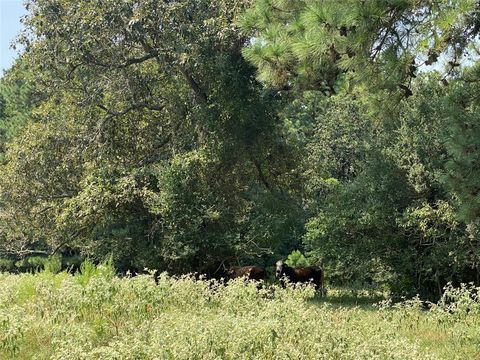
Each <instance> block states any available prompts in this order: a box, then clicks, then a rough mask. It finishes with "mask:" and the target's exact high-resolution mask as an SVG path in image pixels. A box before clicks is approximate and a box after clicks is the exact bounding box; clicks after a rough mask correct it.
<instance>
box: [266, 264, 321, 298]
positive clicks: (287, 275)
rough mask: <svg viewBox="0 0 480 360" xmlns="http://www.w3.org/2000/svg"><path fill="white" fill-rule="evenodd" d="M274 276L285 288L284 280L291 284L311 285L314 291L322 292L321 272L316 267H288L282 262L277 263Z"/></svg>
mask: <svg viewBox="0 0 480 360" xmlns="http://www.w3.org/2000/svg"><path fill="white" fill-rule="evenodd" d="M275 267H276V269H275V276H276V277H277V279H279V281H280V284H281V285H282V286H283V287H285V280H288V281H290V282H291V283H294V284H295V283H312V284H313V285H314V286H315V289H316V290H319V289H320V290H322V292H323V270H322V269H321V268H320V267H318V266H306V267H290V266H288V265H287V264H285V263H284V262H283V261H277V263H276V265H275Z"/></svg>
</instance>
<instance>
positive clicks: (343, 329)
mask: <svg viewBox="0 0 480 360" xmlns="http://www.w3.org/2000/svg"><path fill="white" fill-rule="evenodd" d="M479 290H480V289H478V288H473V287H469V286H464V287H462V288H460V289H454V288H449V289H447V290H446V295H445V296H444V298H443V299H442V300H441V301H440V302H439V303H437V304H430V306H429V307H428V309H426V307H425V304H424V303H422V302H421V301H419V300H418V299H412V300H408V301H404V302H402V303H396V304H393V303H392V302H391V301H390V300H388V298H387V297H386V295H385V294H382V293H380V292H375V291H372V290H370V291H367V290H359V289H356V290H353V289H334V288H333V289H329V290H328V294H327V295H326V296H320V295H318V294H315V292H314V290H313V289H312V288H311V287H308V286H301V287H296V288H293V287H287V288H285V289H282V288H279V287H276V286H274V285H268V286H264V287H261V288H259V287H258V286H257V284H255V283H249V284H245V283H244V282H243V281H242V280H241V279H239V280H235V281H231V282H229V283H228V285H224V284H222V283H220V282H217V281H215V280H206V279H195V277H192V276H183V277H169V276H167V275H166V274H162V275H160V277H159V278H158V279H157V282H155V279H154V277H153V276H151V275H141V276H135V277H124V278H120V277H118V276H116V275H115V272H114V270H113V268H112V267H111V266H109V265H107V264H103V265H99V266H94V265H93V264H90V263H88V262H87V263H84V264H83V265H82V271H81V272H80V273H77V274H75V275H71V274H69V273H66V272H60V273H55V272H54V271H50V270H49V269H48V268H47V269H46V270H45V271H41V272H37V273H30V274H18V275H13V274H7V273H3V274H0V358H1V359H422V360H423V359H475V358H480V306H479V302H478V299H477V295H478V292H479Z"/></svg>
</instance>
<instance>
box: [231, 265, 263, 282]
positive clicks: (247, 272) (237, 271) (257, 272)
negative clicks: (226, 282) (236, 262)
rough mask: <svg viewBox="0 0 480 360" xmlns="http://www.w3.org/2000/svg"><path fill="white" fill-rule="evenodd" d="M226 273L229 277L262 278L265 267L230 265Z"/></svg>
mask: <svg viewBox="0 0 480 360" xmlns="http://www.w3.org/2000/svg"><path fill="white" fill-rule="evenodd" d="M227 275H228V278H229V279H236V278H241V277H245V278H246V279H247V280H264V279H265V269H264V268H263V267H261V266H232V267H231V268H229V269H228V272H227Z"/></svg>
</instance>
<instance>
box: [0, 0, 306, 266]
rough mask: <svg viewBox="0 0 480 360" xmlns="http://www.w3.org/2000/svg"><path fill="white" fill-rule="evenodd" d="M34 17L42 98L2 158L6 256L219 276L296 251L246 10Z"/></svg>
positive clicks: (37, 7)
mask: <svg viewBox="0 0 480 360" xmlns="http://www.w3.org/2000/svg"><path fill="white" fill-rule="evenodd" d="M27 6H28V8H29V10H30V15H29V16H28V18H27V20H26V22H25V24H26V27H27V31H26V35H25V36H24V38H23V42H24V44H25V47H26V48H27V53H26V54H25V61H26V62H27V63H28V64H29V66H30V67H31V68H32V71H33V73H35V74H36V77H35V80H36V81H38V82H39V83H41V84H43V86H44V89H45V91H46V99H45V101H43V102H42V103H41V104H40V105H39V106H37V107H36V108H35V114H36V117H37V119H36V123H33V122H32V123H30V124H29V125H28V126H27V127H26V129H25V131H24V132H23V133H22V134H21V135H20V136H19V137H18V138H17V139H16V140H15V141H14V142H12V143H11V145H9V148H8V151H7V159H8V162H7V164H6V165H5V166H4V168H3V172H4V174H5V175H3V176H2V179H1V186H2V199H1V201H2V204H3V206H2V213H3V217H4V220H3V221H2V224H3V225H2V226H3V237H4V238H5V239H7V240H6V241H7V242H8V243H9V244H20V243H21V242H20V241H19V240H18V239H19V238H22V239H24V241H23V244H31V245H35V244H36V243H37V242H38V241H39V240H41V241H42V242H43V243H44V244H45V246H47V248H49V249H50V251H55V250H56V249H58V248H61V247H62V246H65V245H66V244H68V245H69V246H73V245H76V246H79V247H80V248H81V249H82V250H83V251H84V252H85V253H86V254H90V255H92V256H94V257H102V256H105V255H106V254H108V253H111V252H113V256H114V260H115V261H116V263H117V265H120V266H122V267H137V268H143V267H144V266H148V267H155V268H162V269H168V270H171V271H174V272H184V271H191V270H197V271H210V272H213V271H214V270H215V269H216V268H218V266H219V264H220V263H222V262H224V261H230V262H232V261H234V260H240V261H242V260H245V259H248V258H251V257H257V256H262V255H263V256H268V254H270V253H271V252H272V251H273V250H272V249H275V248H276V247H281V244H280V242H282V241H288V240H290V239H291V236H293V235H292V234H295V231H296V230H295V229H296V228H298V227H301V223H299V222H298V221H297V220H296V219H298V217H295V216H294V214H296V213H298V210H294V211H292V208H293V209H295V206H296V205H295V201H294V202H293V203H292V202H291V199H294V193H293V191H290V187H289V185H290V184H291V183H292V182H293V179H292V176H291V175H290V174H291V170H292V168H291V166H292V164H291V161H290V160H289V157H290V155H289V154H290V151H289V145H288V144H287V143H286V142H284V141H283V140H282V137H281V136H279V134H280V133H281V131H282V129H281V127H280V124H279V121H278V118H277V116H276V114H275V111H274V103H275V99H274V98H273V97H272V96H271V95H269V94H265V93H264V92H263V91H262V89H261V87H260V86H259V84H258V83H257V82H256V81H255V80H254V69H253V68H252V67H251V66H250V65H249V64H248V63H247V62H246V61H245V60H244V59H243V57H242V54H241V48H242V45H243V44H244V42H245V37H243V36H241V35H240V33H239V31H238V29H237V28H236V27H235V26H234V25H233V23H232V20H233V18H234V17H235V16H236V14H238V12H239V11H241V10H242V9H243V8H244V3H242V2H238V1H222V2H216V3H215V4H213V3H211V2H209V1H200V2H199V1H187V0H180V1H174V2H158V1H153V0H145V1H141V2H138V1H134V0H132V1H126V2H118V1H110V0H107V1H102V2H78V1H71V0H62V1H53V0H35V1H30V2H29V3H28V5H27ZM19 174H22V175H23V177H19ZM292 188H293V187H292ZM271 203H274V204H275V205H273V204H271ZM19 204H22V206H19ZM265 206H269V208H270V209H271V212H270V211H268V212H267V211H265V210H264V207H265ZM17 219H23V220H20V221H22V224H24V225H25V227H22V229H27V230H28V233H27V234H25V233H23V232H24V231H22V233H20V232H19V229H18V227H15V226H10V225H11V224H19V220H17ZM26 224H29V225H26ZM274 224H275V225H274ZM252 228H255V229H256V231H255V233H253V232H252V230H251V229H252ZM258 234H261V235H260V236H259V235H258ZM22 246H23V245H22ZM25 246H26V245H25ZM20 250H21V249H20Z"/></svg>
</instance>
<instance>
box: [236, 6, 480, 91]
mask: <svg viewBox="0 0 480 360" xmlns="http://www.w3.org/2000/svg"><path fill="white" fill-rule="evenodd" d="M478 6H479V5H478V2H477V1H474V0H455V1H450V0H439V1H411V0H396V1H384V0H373V1H357V0H345V1H335V0H327V1H320V0H318V1H317V0H313V1H295V2H292V1H285V0H256V1H254V2H253V4H252V5H251V7H250V8H249V10H248V11H247V12H246V13H245V14H244V15H243V16H242V17H241V19H240V20H239V23H240V24H241V26H242V28H243V29H244V31H245V32H246V33H247V34H251V36H253V40H252V41H251V43H250V46H249V47H248V48H247V49H246V50H245V56H246V58H247V59H249V60H250V61H251V62H252V63H253V64H255V65H256V66H257V68H258V77H259V79H260V80H262V81H263V82H265V83H267V84H269V85H273V86H276V87H280V88H282V87H287V88H288V87H291V86H294V87H295V88H298V89H318V90H320V91H322V92H324V93H327V94H335V93H337V92H338V90H339V88H341V87H344V86H345V83H346V84H347V86H357V85H358V86H361V87H362V88H366V89H369V90H370V91H372V90H374V89H388V90H389V91H391V92H393V93H397V94H398V95H399V96H410V95H411V91H412V90H411V81H412V79H413V78H415V77H416V76H417V70H418V68H419V67H425V66H429V65H432V64H435V63H437V61H440V62H441V61H442V60H444V63H445V64H446V73H447V74H451V73H454V72H455V71H456V69H457V68H458V67H459V66H460V65H461V64H462V63H463V62H464V61H463V59H462V56H463V55H464V54H465V53H467V52H468V49H469V46H470V45H474V44H475V38H476V36H477V35H478V33H479V31H480V17H479V15H478V14H479V12H478V9H479V8H478Z"/></svg>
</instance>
